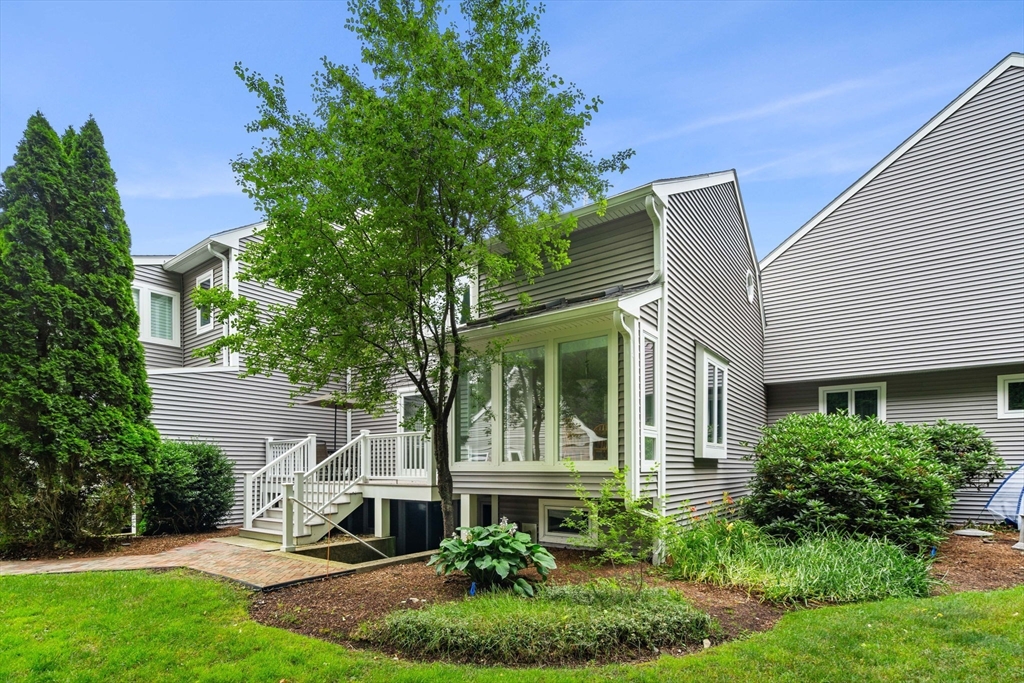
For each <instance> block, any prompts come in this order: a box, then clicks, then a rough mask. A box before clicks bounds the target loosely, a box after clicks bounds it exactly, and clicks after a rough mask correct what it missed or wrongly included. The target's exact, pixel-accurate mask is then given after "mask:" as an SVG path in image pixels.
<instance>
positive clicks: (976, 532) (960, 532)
mask: <svg viewBox="0 0 1024 683" xmlns="http://www.w3.org/2000/svg"><path fill="white" fill-rule="evenodd" d="M953 533H954V534H956V535H957V536H976V537H978V538H987V537H989V536H991V535H992V532H990V531H982V530H981V529H957V530H956V531H954V532H953Z"/></svg>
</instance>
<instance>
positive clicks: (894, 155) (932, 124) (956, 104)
mask: <svg viewBox="0 0 1024 683" xmlns="http://www.w3.org/2000/svg"><path fill="white" fill-rule="evenodd" d="M1011 67H1024V54H1021V53H1019V52H1013V53H1010V54H1009V55H1007V56H1006V57H1005V58H1004V59H1003V60H1002V61H1001V62H999V63H998V64H996V65H995V66H994V67H993V68H992V70H990V71H989V72H988V73H987V74H985V75H984V76H982V77H981V78H979V79H978V80H977V81H975V83H974V85H972V86H971V87H970V88H968V89H967V90H965V91H964V92H963V93H961V95H960V96H959V97H958V98H956V99H955V100H953V101H952V102H951V103H950V104H948V105H947V106H946V108H945V109H943V110H942V111H940V112H939V113H938V114H936V115H935V116H933V117H932V118H931V119H930V120H929V121H928V122H927V123H926V124H924V125H923V126H922V127H921V128H919V129H918V130H917V132H916V133H914V134H913V135H911V136H910V137H909V138H907V139H906V140H904V141H903V144H901V145H900V146H899V147H897V148H896V149H894V150H893V151H892V152H890V153H889V156H887V157H885V158H884V159H882V160H881V161H880V162H878V163H877V164H876V165H875V166H874V167H873V168H872V169H871V170H869V171H868V172H867V173H865V174H864V175H862V176H861V177H860V178H858V179H857V181H856V182H855V183H854V184H853V185H851V186H850V187H848V188H846V191H845V192H843V193H842V194H841V195H839V196H838V197H836V198H835V199H834V200H833V201H832V203H831V204H829V205H828V206H826V207H825V208H824V209H822V210H821V211H819V212H818V213H817V214H816V215H815V216H814V217H813V218H811V220H809V221H807V222H806V223H804V225H803V226H802V227H801V228H800V229H799V230H797V231H796V232H794V233H793V234H792V235H790V236H789V237H788V238H786V241H784V242H783V243H782V244H780V245H779V246H777V247H775V249H773V250H772V252H771V253H770V254H768V255H767V256H765V257H764V260H762V261H761V264H760V269H761V270H764V269H765V268H767V267H768V266H770V265H771V264H772V262H773V261H775V260H776V259H777V258H779V257H780V256H782V254H784V253H785V252H786V250H787V249H789V248H790V247H791V246H793V244H795V243H796V242H797V241H798V240H799V239H800V238H801V237H803V236H804V235H806V234H807V233H808V232H810V231H811V230H813V229H814V227H815V226H816V225H818V224H819V223H821V222H822V221H823V220H825V219H826V218H828V217H829V216H831V215H832V213H833V212H835V210H836V209H838V208H839V207H840V206H842V205H843V204H844V203H845V202H846V200H848V199H849V198H850V197H852V196H853V195H855V194H856V193H857V192H859V191H860V189H861V188H863V187H864V186H865V185H867V184H868V183H870V182H871V181H872V180H874V179H875V178H876V177H877V176H878V175H879V174H880V173H882V171H884V170H885V169H887V168H889V166H891V165H892V164H893V163H894V162H895V161H896V160H897V159H899V158H900V157H901V156H903V155H904V154H905V153H906V152H907V150H909V149H911V148H912V147H913V146H914V145H916V144H917V143H918V142H920V141H921V139H922V138H924V137H925V136H926V135H928V134H929V133H931V132H932V131H933V130H935V129H936V128H938V127H939V125H941V124H942V123H943V122H944V121H945V120H946V119H948V118H949V117H950V116H952V115H953V114H955V113H956V112H957V111H958V110H959V109H960V108H961V107H963V106H964V105H965V104H966V103H967V102H969V101H970V100H971V99H973V98H974V96H975V95H977V94H978V93H979V92H981V91H982V90H984V89H985V88H986V87H988V85H989V84H990V83H992V81H994V80H995V79H997V78H998V77H999V76H1001V75H1002V74H1003V72H1005V71H1006V70H1007V69H1009V68H1011Z"/></svg>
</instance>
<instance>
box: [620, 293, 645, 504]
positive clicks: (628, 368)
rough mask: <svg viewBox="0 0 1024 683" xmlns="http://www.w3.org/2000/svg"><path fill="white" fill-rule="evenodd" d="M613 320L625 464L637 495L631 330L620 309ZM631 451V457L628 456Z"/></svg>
mask: <svg viewBox="0 0 1024 683" xmlns="http://www.w3.org/2000/svg"><path fill="white" fill-rule="evenodd" d="M615 322H616V324H617V325H618V326H619V333H620V334H622V356H623V358H622V371H623V374H624V375H625V377H623V378H622V390H623V392H625V394H626V395H625V396H624V397H623V401H622V406H623V409H624V410H625V411H626V413H627V414H626V415H624V416H623V419H622V425H623V428H624V431H625V432H626V433H625V434H623V435H622V441H623V443H625V444H627V448H626V463H625V465H626V468H627V472H629V488H630V490H631V491H632V492H633V495H634V496H639V495H640V449H639V444H638V440H637V438H636V434H637V432H638V429H637V427H638V425H637V422H638V420H637V415H638V414H639V411H638V410H637V406H638V405H639V403H638V401H639V397H638V396H637V395H636V363H635V362H633V330H632V328H631V326H630V325H628V324H627V323H626V315H625V314H623V312H622V311H615ZM616 450H617V449H616ZM631 453H632V458H630V457H629V456H630V454H631Z"/></svg>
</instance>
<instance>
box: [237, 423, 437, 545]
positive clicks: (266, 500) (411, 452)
mask: <svg viewBox="0 0 1024 683" xmlns="http://www.w3.org/2000/svg"><path fill="white" fill-rule="evenodd" d="M267 459H268V460H269V462H268V463H267V464H266V465H265V466H264V467H262V468H260V469H259V470H257V471H256V472H253V473H247V474H246V475H245V518H244V523H243V526H242V529H241V531H240V532H239V535H240V536H243V537H245V538H254V539H259V540H264V541H271V542H274V543H280V544H281V547H282V548H283V549H285V550H292V549H294V548H295V547H296V546H300V545H308V544H311V543H316V542H318V541H319V540H321V539H322V538H323V537H324V536H326V535H327V533H328V532H329V531H330V530H331V528H332V524H331V523H333V524H340V523H341V522H342V520H344V519H345V518H346V517H348V516H349V515H350V514H352V513H353V512H354V511H355V510H357V509H358V508H359V506H360V505H362V504H363V489H364V488H365V487H366V486H368V485H370V484H373V483H375V482H381V481H388V482H393V481H402V482H405V483H408V484H413V485H422V486H433V485H434V484H435V480H436V475H435V473H434V468H433V457H432V456H431V451H430V442H429V440H428V439H427V435H426V433H425V432H401V433H396V434H370V432H365V431H364V432H362V433H361V434H360V435H359V436H358V437H356V438H355V439H353V440H352V441H350V442H349V443H347V444H345V445H344V446H342V447H341V448H339V449H338V450H337V451H335V452H334V453H332V454H330V455H329V456H327V457H326V458H325V459H324V460H322V461H321V462H319V463H317V462H316V435H315V434H310V435H308V436H307V437H306V438H304V439H292V440H276V441H275V440H268V442H267ZM328 520H329V521H328ZM329 522H330V523H329Z"/></svg>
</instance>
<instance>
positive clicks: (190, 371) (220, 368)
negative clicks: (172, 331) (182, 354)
mask: <svg viewBox="0 0 1024 683" xmlns="http://www.w3.org/2000/svg"><path fill="white" fill-rule="evenodd" d="M211 372H231V373H235V374H236V375H237V374H238V373H240V372H242V369H241V368H240V367H238V366H230V365H207V366H200V367H197V368H146V374H147V375H205V374H209V373H211Z"/></svg>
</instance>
